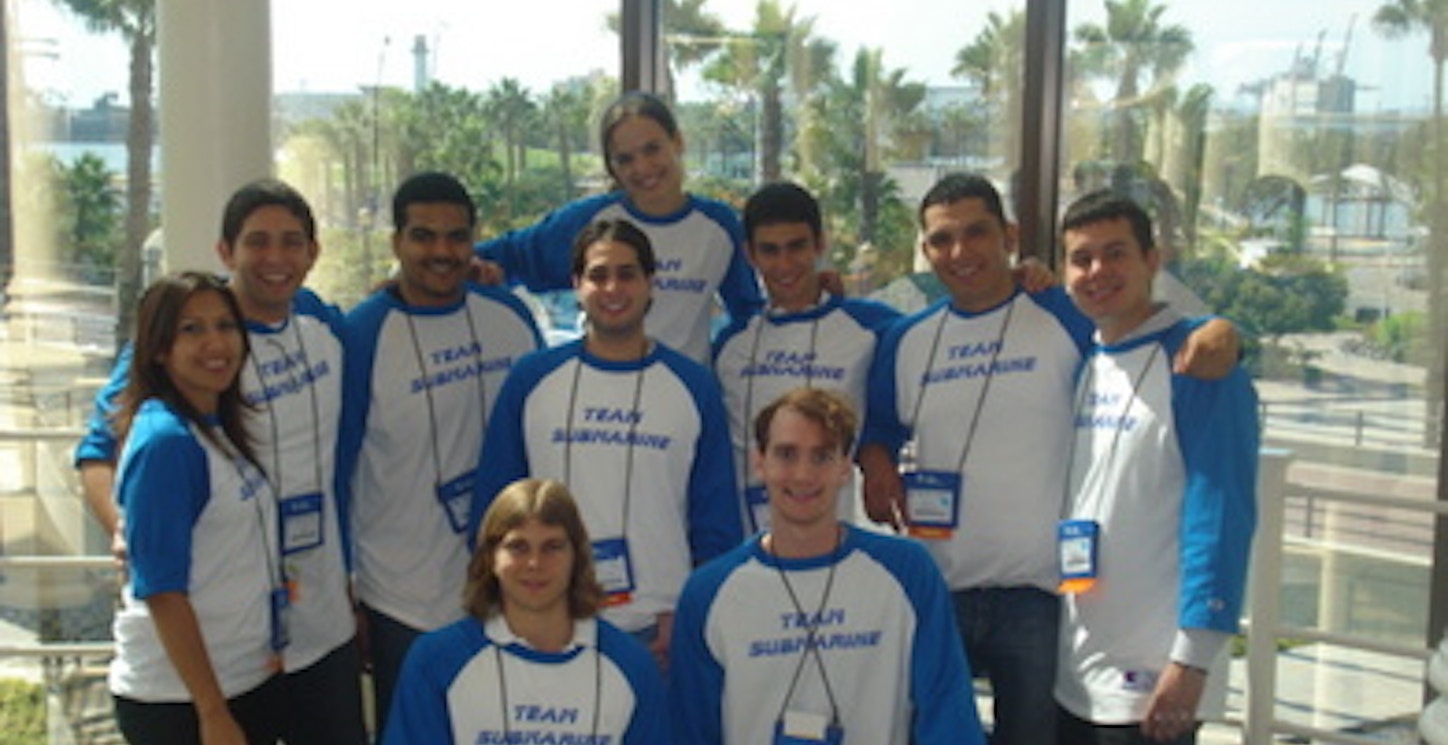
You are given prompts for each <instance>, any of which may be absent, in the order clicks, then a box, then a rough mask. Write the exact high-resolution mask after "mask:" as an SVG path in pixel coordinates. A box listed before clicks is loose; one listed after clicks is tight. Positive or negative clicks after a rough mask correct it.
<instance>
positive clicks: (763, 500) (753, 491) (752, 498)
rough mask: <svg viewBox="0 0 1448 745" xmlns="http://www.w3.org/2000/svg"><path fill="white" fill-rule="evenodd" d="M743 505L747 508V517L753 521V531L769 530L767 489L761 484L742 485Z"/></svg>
mask: <svg viewBox="0 0 1448 745" xmlns="http://www.w3.org/2000/svg"><path fill="white" fill-rule="evenodd" d="M744 506H745V507H747V508H748V509H749V517H750V519H751V520H753V521H754V532H755V533H763V532H764V531H766V530H769V490H768V489H765V488H764V487H763V486H746V487H744Z"/></svg>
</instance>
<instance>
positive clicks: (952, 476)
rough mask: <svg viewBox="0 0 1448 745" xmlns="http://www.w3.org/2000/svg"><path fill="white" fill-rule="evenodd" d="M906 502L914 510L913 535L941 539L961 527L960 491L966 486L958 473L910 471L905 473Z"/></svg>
mask: <svg viewBox="0 0 1448 745" xmlns="http://www.w3.org/2000/svg"><path fill="white" fill-rule="evenodd" d="M904 480H905V502H906V505H907V507H908V509H909V510H910V535H912V536H915V537H916V538H927V539H934V540H941V539H946V538H949V537H951V536H952V535H954V534H955V529H956V528H958V527H960V493H961V487H963V486H964V484H963V482H962V481H961V476H960V474H958V473H953V472H948V471H910V472H907V473H906V474H904Z"/></svg>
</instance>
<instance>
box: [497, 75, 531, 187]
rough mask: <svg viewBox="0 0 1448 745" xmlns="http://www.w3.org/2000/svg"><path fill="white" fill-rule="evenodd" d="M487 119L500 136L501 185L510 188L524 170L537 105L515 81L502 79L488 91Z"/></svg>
mask: <svg viewBox="0 0 1448 745" xmlns="http://www.w3.org/2000/svg"><path fill="white" fill-rule="evenodd" d="M484 107H485V111H486V112H487V114H488V118H489V119H491V120H492V122H493V124H494V125H495V126H496V127H497V128H498V129H499V130H501V131H502V134H503V162H504V168H503V183H505V184H508V185H510V186H511V185H512V184H513V183H514V182H515V181H517V180H518V172H519V171H521V170H522V169H523V168H525V167H526V166H527V158H528V144H527V142H528V130H529V126H530V125H531V123H532V121H533V115H534V113H535V112H536V111H537V109H538V106H537V104H535V103H533V99H532V97H531V96H530V94H529V93H528V89H527V88H524V87H523V84H522V83H519V82H518V79H517V78H503V79H502V80H499V81H498V82H497V83H494V84H493V87H492V88H490V89H488V93H487V98H486V103H485V105H484Z"/></svg>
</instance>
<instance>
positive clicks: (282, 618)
mask: <svg viewBox="0 0 1448 745" xmlns="http://www.w3.org/2000/svg"><path fill="white" fill-rule="evenodd" d="M290 607H291V600H290V599H289V598H288V596H287V588H285V587H278V588H276V589H274V590H272V591H271V648H272V651H273V652H280V651H282V650H283V649H286V647H287V645H288V644H290V643H291V641H292V635H291V632H289V631H288V630H287V609H288V608H290Z"/></svg>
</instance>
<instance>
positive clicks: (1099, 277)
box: [1061, 217, 1161, 344]
mask: <svg viewBox="0 0 1448 745" xmlns="http://www.w3.org/2000/svg"><path fill="white" fill-rule="evenodd" d="M1061 240H1062V243H1063V244H1064V246H1065V250H1066V289H1067V291H1068V292H1070V293H1071V299H1072V300H1074V301H1075V302H1076V306H1077V307H1079V308H1080V309H1081V312H1082V313H1084V314H1086V316H1087V317H1088V318H1090V319H1091V320H1092V321H1094V322H1095V323H1096V327H1097V328H1098V329H1099V330H1100V331H1101V338H1102V340H1103V341H1105V342H1106V343H1108V344H1109V343H1112V342H1115V341H1117V340H1119V339H1121V338H1122V337H1124V336H1125V335H1126V334H1128V333H1130V332H1131V331H1132V329H1135V328H1136V327H1137V326H1139V325H1141V323H1142V322H1143V321H1145V320H1146V319H1147V318H1149V317H1150V316H1151V313H1152V308H1153V307H1154V306H1153V304H1152V300H1151V280H1152V277H1154V276H1156V270H1157V267H1158V265H1159V264H1160V263H1161V252H1159V251H1157V250H1155V249H1144V248H1142V246H1141V243H1140V242H1138V240H1137V238H1136V234H1135V233H1134V232H1133V231H1132V228H1131V222H1130V221H1129V220H1127V219H1126V218H1124V217H1117V218H1111V219H1107V220H1098V221H1096V222H1092V223H1088V224H1086V225H1082V226H1080V227H1077V228H1072V229H1070V230H1067V231H1065V233H1064V234H1063V235H1062V238H1061Z"/></svg>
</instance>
